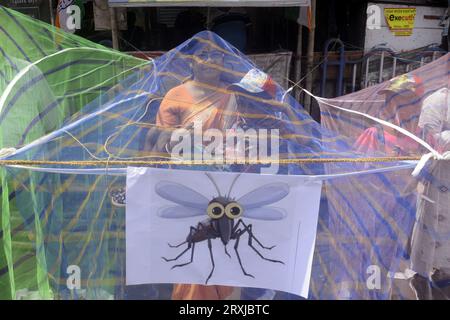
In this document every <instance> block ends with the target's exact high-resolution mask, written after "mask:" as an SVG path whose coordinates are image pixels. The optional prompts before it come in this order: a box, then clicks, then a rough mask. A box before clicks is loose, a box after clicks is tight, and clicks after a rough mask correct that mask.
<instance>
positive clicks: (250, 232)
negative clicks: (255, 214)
mask: <svg viewBox="0 0 450 320" xmlns="http://www.w3.org/2000/svg"><path fill="white" fill-rule="evenodd" d="M244 232H247V233H248V245H249V247H250V248H252V249H253V251H255V252H256V253H257V254H258V255H259V256H260V257H261V258H262V259H264V260H267V261H270V262H274V263H281V264H284V262H283V261H280V260H273V259H269V258H266V257H264V256H263V255H262V254H261V252H259V251H258V249H256V248H255V247H254V246H253V242H252V240H253V239H254V238H255V237H254V236H253V233H252V229H251V225H248V227H247V228H246V229H245V230H244V231H243V232H242V233H244Z"/></svg>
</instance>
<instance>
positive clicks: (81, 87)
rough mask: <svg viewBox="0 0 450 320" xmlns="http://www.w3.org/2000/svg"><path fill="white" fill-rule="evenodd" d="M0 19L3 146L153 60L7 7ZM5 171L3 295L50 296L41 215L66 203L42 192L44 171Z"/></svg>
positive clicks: (40, 132)
mask: <svg viewBox="0 0 450 320" xmlns="http://www.w3.org/2000/svg"><path fill="white" fill-rule="evenodd" d="M0 21H1V29H0V149H2V148H16V149H18V148H21V147H23V146H26V145H27V144H29V143H31V142H33V141H35V140H36V139H39V138H41V137H43V136H45V135H46V134H48V133H50V132H52V131H53V130H55V129H57V128H60V127H61V126H62V123H63V122H65V121H68V120H69V119H70V118H71V117H78V116H80V114H82V113H83V107H84V106H86V105H87V104H88V103H89V102H91V101H93V100H94V99H96V98H98V97H99V96H100V95H102V94H104V93H105V92H107V91H108V90H110V89H111V88H112V87H114V86H115V85H117V83H118V82H120V81H121V80H123V79H124V78H126V77H127V76H128V75H129V74H130V73H131V72H133V70H134V69H135V68H136V67H138V66H141V65H142V64H145V63H148V62H147V61H144V60H141V59H138V58H135V57H132V56H129V55H126V54H123V53H120V52H116V51H113V50H110V49H107V48H105V47H103V46H101V45H98V44H95V43H92V42H90V41H88V40H86V39H83V38H81V37H78V36H76V35H72V34H68V33H65V32H63V31H62V30H60V29H58V28H55V27H53V26H50V25H48V24H45V23H43V22H40V21H38V20H34V19H32V18H30V17H28V16H26V15H23V14H21V13H18V12H15V11H13V10H10V9H7V8H4V7H1V6H0ZM29 158H30V159H31V158H32V155H30V156H29ZM0 170H1V172H0V173H1V187H2V190H1V219H0V221H1V229H0V234H1V235H2V236H1V237H0V299H15V298H25V299H26V298H27V297H28V298H33V297H37V296H38V297H39V298H40V299H51V298H52V297H53V296H54V295H53V292H52V291H51V289H50V282H51V281H52V280H51V279H52V278H56V279H58V278H60V275H59V270H57V271H55V270H53V274H51V273H50V271H52V270H51V267H50V266H48V265H47V259H46V243H47V241H48V240H47V239H45V237H44V234H43V229H44V228H46V227H48V226H47V225H43V223H44V224H45V223H46V222H45V221H44V222H42V219H41V218H40V216H39V215H40V214H43V213H44V214H45V212H46V208H47V207H48V205H49V202H50V203H51V205H52V209H53V210H57V211H56V212H59V213H58V214H59V215H61V216H62V215H63V206H62V204H61V200H60V199H58V197H54V199H51V200H50V199H49V198H48V197H47V198H45V197H43V196H41V195H40V193H39V190H37V189H39V188H45V184H44V185H41V184H40V181H41V178H42V176H41V175H40V174H38V173H33V172H28V171H26V170H22V171H21V172H20V174H17V173H16V172H14V173H13V172H11V170H10V169H5V168H1V169H0ZM47 183H48V184H52V186H53V187H54V188H55V189H57V188H58V186H60V183H61V182H60V178H59V176H58V175H54V177H52V179H51V181H49V182H47ZM47 211H48V210H47ZM30 222H31V223H30ZM30 226H33V227H30ZM27 227H28V228H27ZM53 281H56V280H53ZM16 293H17V294H16Z"/></svg>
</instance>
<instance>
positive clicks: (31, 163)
mask: <svg viewBox="0 0 450 320" xmlns="http://www.w3.org/2000/svg"><path fill="white" fill-rule="evenodd" d="M412 160H420V157H369V158H323V159H322V158H303V159H280V160H271V159H264V160H249V159H237V160H235V159H233V160H232V161H229V162H228V161H227V160H225V161H217V160H183V161H180V160H147V161H145V160H126V161H125V160H109V161H104V160H96V161H93V160H85V161H49V160H0V166H43V165H63V166H77V167H86V166H106V165H108V166H114V165H116V166H146V165H180V166H186V165H194V166H195V165H215V164H271V163H278V164H305V163H306V164H308V163H344V162H350V163H358V162H360V163H368V162H395V161H412Z"/></svg>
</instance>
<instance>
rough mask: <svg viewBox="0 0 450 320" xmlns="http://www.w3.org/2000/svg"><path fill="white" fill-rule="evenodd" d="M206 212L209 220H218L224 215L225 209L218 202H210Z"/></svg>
mask: <svg viewBox="0 0 450 320" xmlns="http://www.w3.org/2000/svg"><path fill="white" fill-rule="evenodd" d="M206 211H207V213H208V216H210V217H211V218H213V219H219V218H221V217H222V216H223V214H224V213H225V208H224V207H223V205H221V204H220V203H218V202H211V203H210V204H209V206H208V209H206Z"/></svg>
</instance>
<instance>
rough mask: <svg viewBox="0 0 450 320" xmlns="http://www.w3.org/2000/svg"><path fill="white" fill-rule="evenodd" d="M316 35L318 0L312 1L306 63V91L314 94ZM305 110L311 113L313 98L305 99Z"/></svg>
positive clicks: (307, 97)
mask: <svg viewBox="0 0 450 320" xmlns="http://www.w3.org/2000/svg"><path fill="white" fill-rule="evenodd" d="M315 33H316V0H311V29H310V30H309V35H308V53H307V63H306V75H307V76H306V90H308V91H309V92H312V85H313V81H314V78H313V75H312V69H313V66H314V39H315ZM305 109H306V111H308V112H309V113H311V97H310V96H309V95H307V96H306V97H305Z"/></svg>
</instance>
